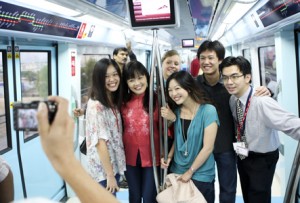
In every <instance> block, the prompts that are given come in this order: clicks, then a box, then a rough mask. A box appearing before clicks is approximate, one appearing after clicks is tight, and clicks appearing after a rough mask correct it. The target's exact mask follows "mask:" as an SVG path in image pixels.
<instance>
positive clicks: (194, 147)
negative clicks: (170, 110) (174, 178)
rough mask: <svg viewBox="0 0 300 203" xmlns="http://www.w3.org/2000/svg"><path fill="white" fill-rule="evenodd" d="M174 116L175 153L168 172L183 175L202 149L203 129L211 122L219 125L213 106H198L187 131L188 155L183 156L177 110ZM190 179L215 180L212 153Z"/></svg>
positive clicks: (184, 145)
mask: <svg viewBox="0 0 300 203" xmlns="http://www.w3.org/2000/svg"><path fill="white" fill-rule="evenodd" d="M175 114H176V118H177V119H176V121H175V123H174V133H175V135H174V137H175V140H174V142H175V151H174V160H173V163H172V165H171V168H170V170H171V172H173V173H177V174H183V173H185V172H186V171H187V170H189V168H190V167H191V165H192V164H193V162H194V160H195V159H196V157H197V156H198V154H199V152H200V150H201V149H202V147H203V135H204V129H205V128H206V127H207V126H209V125H210V124H212V123H213V122H216V123H217V124H218V125H220V123H219V118H218V114H217V111H216V108H215V107H214V106H213V105H210V104H202V105H200V108H199V109H198V111H197V113H196V115H195V117H194V119H193V120H192V121H191V123H190V126H189V128H188V131H187V134H188V136H187V137H188V139H187V151H188V155H187V156H185V155H184V153H185V151H186V144H185V142H184V139H183V136H182V129H181V119H179V118H180V109H177V110H176V111H175ZM192 179H195V180H197V181H202V182H212V181H213V180H214V179H215V159H214V155H213V153H211V154H210V155H209V157H208V159H207V160H206V161H205V162H204V163H203V165H202V166H201V167H200V168H198V169H197V170H196V171H195V172H194V174H193V177H192Z"/></svg>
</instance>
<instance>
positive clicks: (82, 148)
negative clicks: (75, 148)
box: [79, 109, 86, 155]
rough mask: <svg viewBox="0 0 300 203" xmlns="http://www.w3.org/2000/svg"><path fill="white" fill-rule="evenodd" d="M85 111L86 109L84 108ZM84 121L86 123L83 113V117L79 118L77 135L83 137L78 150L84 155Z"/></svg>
mask: <svg viewBox="0 0 300 203" xmlns="http://www.w3.org/2000/svg"><path fill="white" fill-rule="evenodd" d="M85 111H86V109H85ZM85 123H86V118H85V113H84V116H83V118H79V135H80V136H81V137H84V139H83V141H82V142H81V144H80V148H79V149H80V152H81V153H82V154H84V155H86V134H85V131H86V129H85Z"/></svg>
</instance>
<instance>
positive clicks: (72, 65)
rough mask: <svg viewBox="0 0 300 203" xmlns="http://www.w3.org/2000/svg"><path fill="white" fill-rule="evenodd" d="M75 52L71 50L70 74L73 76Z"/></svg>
mask: <svg viewBox="0 0 300 203" xmlns="http://www.w3.org/2000/svg"><path fill="white" fill-rule="evenodd" d="M75 67H76V66H75V52H74V51H72V52H71V74H72V76H75Z"/></svg>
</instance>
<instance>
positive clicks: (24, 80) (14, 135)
mask: <svg viewBox="0 0 300 203" xmlns="http://www.w3.org/2000/svg"><path fill="white" fill-rule="evenodd" d="M24 41H25V42H26V43H24ZM0 49H1V55H2V57H1V59H2V64H4V65H2V67H3V75H4V74H5V76H3V79H4V78H7V79H6V80H4V82H3V83H5V84H4V87H7V88H6V89H7V91H4V93H5V96H4V97H3V98H4V102H3V104H5V105H6V108H4V109H5V110H6V111H5V112H6V114H5V115H7V114H8V113H7V112H10V114H9V116H10V118H9V119H8V120H9V121H10V122H9V126H7V125H6V126H7V127H8V129H7V133H6V134H7V136H6V137H7V139H6V140H5V141H4V144H2V145H3V146H4V147H3V149H4V151H7V152H5V153H4V154H3V156H4V158H5V159H6V160H7V162H8V164H9V165H10V166H11V167H12V171H13V174H14V186H15V199H16V200H18V199H22V198H24V197H25V198H26V197H38V196H39V197H46V198H50V199H53V200H61V199H62V198H63V197H64V196H65V186H64V181H63V180H62V179H61V178H60V177H59V176H58V174H57V173H56V172H55V170H54V169H53V167H52V166H51V164H50V162H49V161H48V159H47V157H46V155H45V154H44V152H43V149H42V146H41V144H40V139H39V134H38V132H32V131H15V130H14V128H13V119H22V118H21V116H20V118H13V114H12V108H10V109H9V108H8V107H7V106H8V105H9V104H10V103H11V102H14V101H22V102H31V101H34V100H43V99H45V98H47V96H48V95H51V94H54V95H56V94H57V91H58V87H57V77H58V76H57V67H56V66H57V61H56V52H57V50H56V48H55V47H54V46H52V45H51V44H47V43H46V42H38V43H37V42H35V43H30V44H29V43H28V41H27V40H14V41H9V42H8V43H7V46H1V47H0ZM0 76H1V75H0ZM0 80H1V78H0ZM4 90H5V88H4ZM1 91H2V90H1V87H0V94H1ZM0 96H1V95H0ZM0 103H1V104H2V101H0ZM1 104H0V105H1ZM0 111H1V106H0ZM1 113H2V112H1ZM5 118H6V119H7V118H8V116H5ZM26 122H36V120H35V118H34V115H32V117H30V119H28V118H27V120H26ZM7 123H8V122H7ZM0 125H1V124H0ZM0 133H2V130H1V132H0ZM5 143H6V144H5ZM0 150H1V149H0Z"/></svg>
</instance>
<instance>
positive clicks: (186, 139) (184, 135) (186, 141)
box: [181, 105, 199, 156]
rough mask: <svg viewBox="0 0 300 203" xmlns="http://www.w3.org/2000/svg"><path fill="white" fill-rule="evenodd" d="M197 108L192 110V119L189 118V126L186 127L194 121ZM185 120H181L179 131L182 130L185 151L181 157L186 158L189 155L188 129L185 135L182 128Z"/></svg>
mask: <svg viewBox="0 0 300 203" xmlns="http://www.w3.org/2000/svg"><path fill="white" fill-rule="evenodd" d="M198 107H199V105H196V106H195V108H194V111H193V112H192V117H191V120H190V123H189V125H188V126H190V124H191V122H192V120H193V119H194V116H195V114H196V112H197V109H198ZM184 120H185V119H183V118H182V119H181V130H182V135H183V141H184V145H185V151H184V153H183V155H184V156H188V155H189V152H188V133H187V132H188V129H187V131H186V133H185V130H184V129H185V128H184V126H185V123H184V122H185V121H184Z"/></svg>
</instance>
